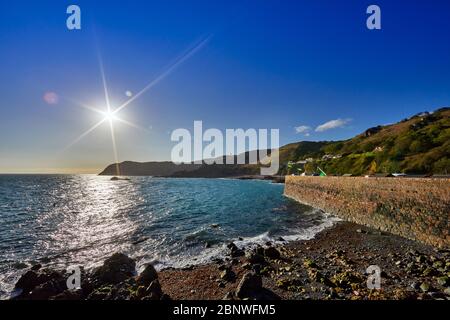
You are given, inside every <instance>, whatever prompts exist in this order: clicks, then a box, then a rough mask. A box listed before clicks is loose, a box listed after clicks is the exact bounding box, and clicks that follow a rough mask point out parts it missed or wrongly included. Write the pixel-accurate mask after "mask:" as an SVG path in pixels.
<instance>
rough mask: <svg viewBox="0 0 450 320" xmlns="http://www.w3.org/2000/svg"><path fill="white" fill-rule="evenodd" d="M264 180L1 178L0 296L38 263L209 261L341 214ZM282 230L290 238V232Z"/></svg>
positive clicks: (309, 230) (313, 228) (293, 236)
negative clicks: (118, 258) (119, 258)
mask: <svg viewBox="0 0 450 320" xmlns="http://www.w3.org/2000/svg"><path fill="white" fill-rule="evenodd" d="M283 189H284V185H283V184H275V183H271V182H270V181H262V180H238V179H200V178H199V179H193V178H186V179H183V178H180V179H178V178H156V177H129V180H117V181H112V180H111V178H110V177H107V176H97V175H0V299H7V298H8V297H9V294H10V292H11V291H12V289H13V288H14V284H15V282H16V281H17V280H18V278H19V277H20V276H21V275H22V274H23V273H24V272H25V271H26V270H27V268H29V267H30V266H32V265H34V264H37V263H40V264H42V265H43V266H48V267H53V268H61V269H63V268H68V267H72V266H84V267H85V268H86V269H90V268H93V267H96V266H98V265H101V264H102V263H103V261H104V260H105V259H106V258H108V257H109V256H110V255H111V254H113V253H115V252H123V253H125V254H127V255H129V256H130V257H132V258H133V259H135V261H136V263H137V266H138V269H139V268H142V267H143V266H144V265H145V264H146V263H153V264H154V265H155V267H156V268H157V269H159V270H161V269H163V268H167V267H186V266H190V265H195V264H201V263H207V262H209V261H212V260H213V259H215V258H220V257H223V256H224V255H225V253H226V251H227V249H226V245H227V244H228V243H229V242H231V241H233V242H234V243H235V244H236V245H237V246H238V247H251V246H255V245H257V244H264V243H266V242H267V241H271V242H273V243H277V242H281V241H282V239H283V240H285V241H295V240H307V239H311V238H313V237H314V236H315V235H316V234H317V233H318V232H320V231H321V230H323V229H324V228H327V227H330V226H332V225H333V224H334V223H335V222H336V221H337V220H338V219H337V218H336V217H333V216H332V215H329V214H327V213H325V212H323V211H320V210H318V209H314V208H312V207H309V206H306V205H302V204H299V203H297V202H295V201H293V200H291V199H289V198H287V197H285V196H284V195H283ZM280 237H281V238H280Z"/></svg>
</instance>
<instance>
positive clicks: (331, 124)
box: [315, 119, 352, 132]
mask: <svg viewBox="0 0 450 320" xmlns="http://www.w3.org/2000/svg"><path fill="white" fill-rule="evenodd" d="M350 121H352V119H336V120H330V121H328V122H325V123H322V124H321V125H319V126H317V128H316V130H315V131H316V132H323V131H327V130H330V129H335V128H341V127H343V126H345V125H346V124H347V123H349V122H350Z"/></svg>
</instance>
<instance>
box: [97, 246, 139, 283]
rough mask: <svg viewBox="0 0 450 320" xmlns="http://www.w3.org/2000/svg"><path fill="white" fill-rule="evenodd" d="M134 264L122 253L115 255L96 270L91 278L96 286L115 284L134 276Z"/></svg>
mask: <svg viewBox="0 0 450 320" xmlns="http://www.w3.org/2000/svg"><path fill="white" fill-rule="evenodd" d="M135 267H136V263H135V262H134V260H133V259H131V258H129V257H128V256H126V255H124V254H123V253H115V254H113V255H112V256H111V257H109V258H108V259H106V260H105V262H104V263H103V265H102V266H101V267H98V268H96V269H95V270H94V271H93V273H92V277H93V279H94V282H95V283H96V285H97V286H99V285H105V284H117V283H120V282H122V281H125V280H126V279H128V278H130V277H132V276H134V273H135Z"/></svg>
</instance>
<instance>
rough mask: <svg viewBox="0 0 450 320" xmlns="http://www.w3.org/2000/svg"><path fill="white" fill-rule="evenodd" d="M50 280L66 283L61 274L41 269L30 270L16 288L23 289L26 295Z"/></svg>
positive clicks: (21, 278)
mask: <svg viewBox="0 0 450 320" xmlns="http://www.w3.org/2000/svg"><path fill="white" fill-rule="evenodd" d="M50 280H55V281H57V282H61V281H63V282H64V280H65V279H64V277H63V274H62V273H61V272H58V271H54V270H50V269H41V270H28V271H27V272H26V273H25V274H24V275H22V276H21V277H20V279H19V280H18V281H17V283H16V285H15V288H16V289H22V292H23V294H26V293H28V292H30V291H31V290H33V289H34V288H36V287H37V286H40V285H42V284H44V283H46V282H48V281H50Z"/></svg>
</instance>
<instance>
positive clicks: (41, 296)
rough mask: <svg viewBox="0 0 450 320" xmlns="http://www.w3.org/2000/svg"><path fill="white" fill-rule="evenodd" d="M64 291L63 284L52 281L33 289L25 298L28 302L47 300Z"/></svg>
mask: <svg viewBox="0 0 450 320" xmlns="http://www.w3.org/2000/svg"><path fill="white" fill-rule="evenodd" d="M65 289H67V287H66V286H65V283H64V282H61V281H57V280H55V279H52V280H50V281H47V282H45V283H43V284H41V285H39V286H37V287H36V288H34V289H33V290H32V291H31V292H30V293H29V294H28V295H27V297H26V298H27V299H30V300H48V299H50V298H51V297H53V296H56V295H58V294H60V293H62V292H63V291H64V290H65Z"/></svg>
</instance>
